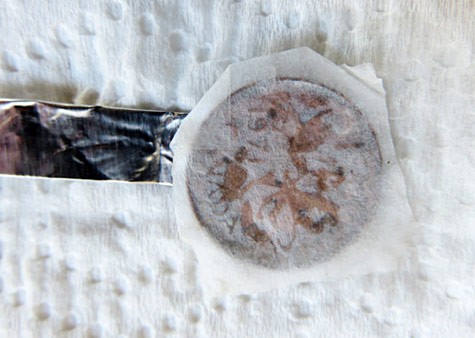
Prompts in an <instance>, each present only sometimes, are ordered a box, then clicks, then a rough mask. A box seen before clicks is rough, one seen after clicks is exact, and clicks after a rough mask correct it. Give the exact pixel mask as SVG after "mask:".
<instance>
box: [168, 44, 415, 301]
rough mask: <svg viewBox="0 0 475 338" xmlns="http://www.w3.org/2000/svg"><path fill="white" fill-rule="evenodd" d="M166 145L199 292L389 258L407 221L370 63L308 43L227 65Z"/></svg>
mask: <svg viewBox="0 0 475 338" xmlns="http://www.w3.org/2000/svg"><path fill="white" fill-rule="evenodd" d="M172 149H173V151H174V153H175V162H174V164H173V179H174V187H173V189H174V192H173V193H174V208H175V213H176V218H177V225H178V230H179V234H180V237H181V238H182V240H183V241H185V242H186V243H188V244H189V245H190V246H191V247H192V248H193V249H194V251H195V253H196V256H197V259H198V263H199V274H200V279H201V281H202V283H203V285H204V292H205V293H206V295H207V296H211V297H214V296H219V295H224V294H229V293H232V294H236V293H252V292H257V291H264V290H269V289H273V288H276V287H280V286H285V285H289V284H293V283H299V282H305V281H318V280H332V279H338V278H343V277H346V276H349V275H355V274H367V273H375V272H383V271H388V270H391V269H394V268H395V267H396V263H397V260H398V259H399V258H400V257H401V255H402V254H404V251H405V250H406V249H407V248H408V247H409V245H410V241H411V234H412V227H413V221H412V216H411V212H410V208H409V204H408V201H407V197H406V189H405V184H404V179H403V176H402V173H401V170H400V167H399V165H398V162H397V159H396V156H395V153H394V147H393V143H392V139H391V134H390V129H389V123H388V112H387V108H386V102H385V93H384V89H383V87H382V82H381V80H379V79H377V78H376V76H375V73H374V70H373V68H372V66H371V65H363V66H358V67H353V68H350V67H346V66H344V67H339V66H336V65H335V64H333V63H331V62H330V61H328V60H327V59H325V58H323V57H322V56H320V55H319V54H317V53H316V52H314V51H312V50H310V49H308V48H299V49H295V50H290V51H286V52H282V53H277V54H273V55H269V56H264V57H259V58H256V59H252V60H249V61H245V62H240V63H237V64H234V65H232V66H230V67H229V68H228V69H227V70H226V71H225V73H224V74H223V75H222V76H221V78H220V79H219V80H218V81H217V82H216V83H215V85H214V86H213V87H212V88H211V89H210V90H209V91H208V93H206V95H205V96H204V97H203V98H202V99H201V101H200V102H199V103H198V105H197V106H196V107H195V108H194V109H193V111H192V112H191V113H190V114H189V115H188V116H187V117H186V119H185V120H184V122H183V124H182V126H181V127H180V129H179V130H178V133H177V134H176V136H175V138H174V140H173V143H172Z"/></svg>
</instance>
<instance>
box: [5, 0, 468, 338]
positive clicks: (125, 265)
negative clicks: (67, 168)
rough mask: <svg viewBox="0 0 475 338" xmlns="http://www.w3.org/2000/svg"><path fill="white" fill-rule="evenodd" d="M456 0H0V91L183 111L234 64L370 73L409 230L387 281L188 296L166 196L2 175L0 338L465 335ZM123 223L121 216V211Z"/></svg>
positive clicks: (461, 26)
mask: <svg viewBox="0 0 475 338" xmlns="http://www.w3.org/2000/svg"><path fill="white" fill-rule="evenodd" d="M474 13H475V9H474V4H473V1H470V0H466V1H449V0H447V1H442V0H441V1H433V0H423V1H417V2H414V1H408V0H403V1H380V0H374V1H371V0H370V1H363V0H358V1H352V2H348V1H338V0H335V1H310V0H308V1H306V0H304V1H298V2H296V1H286V0H277V1H267V0H256V1H253V0H242V1H207V0H200V1H188V2H182V1H165V0H164V1H132V0H105V1H84V0H79V1H74V2H72V1H47V2H45V1H17V0H4V1H1V2H0V32H1V33H2V38H1V39H0V96H2V97H17V98H27V99H42V100H46V101H60V102H70V103H84V104H102V105H115V106H130V107H136V108H141V107H143V108H167V107H173V106H176V107H178V108H181V109H183V110H189V109H191V108H193V107H194V106H195V104H196V103H197V102H198V100H199V99H200V98H201V97H202V96H203V94H204V93H205V92H206V90H207V89H208V88H210V87H211V85H212V84H213V83H214V82H215V81H216V79H217V78H218V77H219V76H220V75H221V74H222V72H223V71H224V70H225V68H226V67H227V66H228V65H229V64H231V63H234V62H236V61H238V60H247V59H249V58H252V57H256V56H261V55H267V54H270V53H272V52H278V51H283V50H287V49H289V48H294V47H300V46H309V47H310V48H312V49H314V50H316V51H318V52H319V53H321V54H322V55H324V56H325V57H326V58H328V59H329V60H331V61H332V62H334V63H336V64H348V65H358V64H362V63H367V62H369V63H371V64H373V65H374V68H375V71H376V74H377V76H378V77H379V78H382V79H383V83H384V87H385V89H386V91H387V101H388V111H389V117H390V129H391V136H392V138H393V142H394V144H395V149H396V155H397V158H398V161H399V163H400V165H401V168H402V170H403V175H404V178H405V182H406V187H407V196H408V200H409V204H410V207H411V209H412V210H413V213H414V216H415V218H416V220H417V224H416V229H417V237H416V241H415V245H414V247H412V248H409V249H408V256H406V257H408V258H407V259H404V260H402V261H400V262H398V267H397V269H396V270H394V271H392V272H388V273H375V274H369V275H367V276H358V277H354V278H353V277H349V278H346V279H345V280H342V281H332V282H313V283H305V284H301V285H297V286H292V287H287V288H284V289H280V290H275V291H271V292H263V293H259V294H245V295H241V296H228V297H222V298H218V299H216V300H214V301H206V300H203V297H202V293H201V291H202V286H201V285H200V283H199V282H198V281H197V279H196V278H195V277H196V276H197V273H198V269H199V268H198V266H197V265H196V258H195V257H194V254H193V252H192V251H190V250H189V247H187V246H185V245H184V244H183V243H181V242H180V241H179V240H178V236H177V231H176V227H175V225H174V223H173V221H172V219H170V218H168V217H167V216H165V214H163V213H162V211H163V210H166V209H167V208H168V206H170V205H171V195H170V190H167V189H159V188H157V187H155V186H153V187H148V186H147V187H146V186H142V185H139V186H131V185H128V184H126V183H114V182H108V183H106V185H104V184H103V183H104V182H102V183H101V184H95V183H91V182H70V181H68V182H67V181H63V180H42V179H37V178H12V177H2V178H1V188H0V194H1V206H0V209H1V214H0V218H1V224H0V242H1V244H0V252H1V257H2V258H1V260H0V290H1V293H0V304H1V305H0V332H1V335H2V336H13V337H15V336H18V337H52V336H55V337H88V338H89V337H99V336H102V337H119V336H122V337H162V336H166V335H169V336H175V337H182V336H188V337H256V336H258V337H300V338H302V337H314V336H340V337H348V336H365V337H366V336H373V337H374V336H388V337H429V336H430V337H448V336H456V337H472V336H473V331H474V329H475V303H474V301H473V299H474V297H473V296H474V282H473V281H474V280H475V278H474V277H475V275H474V271H475V269H473V267H474V264H475V250H474V248H475V230H474V227H473V224H474V221H475V208H474V205H475V184H474V180H473V172H474V166H475V157H474V153H473V151H472V149H473V147H474V145H475V141H474V140H475V134H474V125H475V117H474V114H473V112H474V111H475V108H474V107H475V96H474V95H475V94H474V93H475V81H474V78H475V66H474V61H475V60H474V54H473V51H474V47H475V27H474V23H473V16H474ZM137 210H139V212H138V213H137V212H136V211H137Z"/></svg>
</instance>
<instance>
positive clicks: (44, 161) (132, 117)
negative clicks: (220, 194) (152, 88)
mask: <svg viewBox="0 0 475 338" xmlns="http://www.w3.org/2000/svg"><path fill="white" fill-rule="evenodd" d="M184 116H185V114H184V113H172V112H159V111H146V110H133V109H120V108H106V107H99V106H72V105H65V104H56V103H45V102H34V101H12V100H0V173H1V174H12V175H30V176H43V177H63V178H80V179H92V180H120V181H150V182H162V183H172V176H171V166H172V162H173V154H172V152H171V150H170V147H169V145H170V141H171V140H172V138H173V136H174V135H175V132H176V130H177V129H178V127H179V126H180V123H181V120H182V119H183V118H184Z"/></svg>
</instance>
